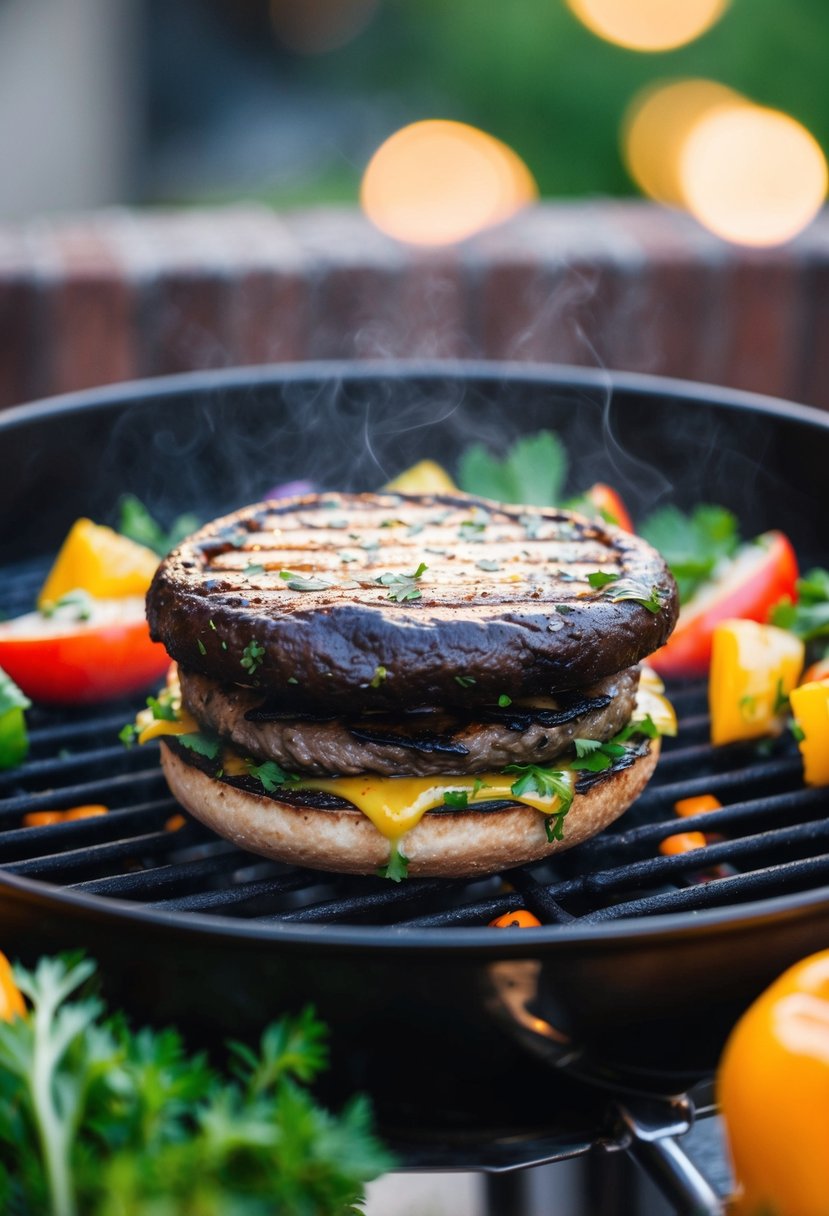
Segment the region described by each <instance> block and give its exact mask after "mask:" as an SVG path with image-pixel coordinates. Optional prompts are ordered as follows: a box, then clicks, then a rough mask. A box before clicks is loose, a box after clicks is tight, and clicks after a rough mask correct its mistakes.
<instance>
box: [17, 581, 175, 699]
mask: <svg viewBox="0 0 829 1216" xmlns="http://www.w3.org/2000/svg"><path fill="white" fill-rule="evenodd" d="M73 616H74V614H72V613H68V614H67V613H66V612H64V611H63V610H60V611H58V612H56V613H55V614H54V615H53V616H52V617H48V618H47V617H44V616H43V615H42V614H40V613H37V612H32V613H28V614H26V615H25V616H21V617H16V618H15V619H14V620H11V621H3V622H0V667H2V668H3V669H4V670H5V671H6V672H7V673H8V674H9V675H10V676H11V678H12V679H13V680H14V681H15V683H16V684H18V685H19V686H20V688H21V689H22V690H23V692H24V693H25V694H26V695H27V696H28V697H31V698H32V700H33V701H44V702H48V703H51V704H54V705H81V704H89V703H93V702H96V701H106V700H110V699H112V698H114V697H123V696H127V695H128V694H130V693H134V692H140V691H142V690H143V689H145V688H147V687H148V686H149V685H150V684H152V683H153V682H154V681H155V680H157V679H159V678H160V677H161V676H162V675H163V674H164V672H165V671H166V669H167V667H168V665H169V662H170V660H169V658H168V657H167V653H166V651H165V650H164V647H163V646H161V645H160V644H159V643H158V642H151V641H150V634H149V630H148V627H147V621H146V617H145V615H144V600H143V598H138V597H136V598H132V597H130V598H125V599H114V600H100V601H92V610H91V613H90V615H89V616H88V619H85V620H77V619H73Z"/></svg>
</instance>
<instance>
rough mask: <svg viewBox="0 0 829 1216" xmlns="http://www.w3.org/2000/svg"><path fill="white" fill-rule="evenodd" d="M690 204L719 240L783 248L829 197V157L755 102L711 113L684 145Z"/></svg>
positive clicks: (789, 121)
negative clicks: (828, 158)
mask: <svg viewBox="0 0 829 1216" xmlns="http://www.w3.org/2000/svg"><path fill="white" fill-rule="evenodd" d="M679 171H680V176H681V180H682V187H683V194H684V197H685V202H686V205H687V207H688V209H689V211H690V212H691V214H692V215H694V216H695V217H696V218H697V219H698V220H699V221H700V223H702V224H704V225H705V227H706V228H709V229H710V230H711V231H712V232H715V233H716V234H717V235H718V236H721V237H724V238H725V239H726V240H728V241H735V242H737V243H739V244H743V245H779V244H782V242H784V241H788V240H791V238H792V237H794V236H797V234H798V232H801V231H802V230H803V229H804V228H805V227H806V226H807V224H809V223H811V221H812V220H813V219H814V218H815V216H816V215H817V213H818V211H819V210H820V208H821V206H822V205H823V202H824V200H825V198H826V188H827V180H828V179H829V174H828V173H827V166H826V157H825V156H824V154H823V151H822V149H821V147H820V145H819V144H818V142H817V140H815V139H814V137H813V136H812V135H811V134H810V133H809V132H808V131H807V130H806V128H805V127H804V126H802V125H801V124H800V123H799V122H796V121H795V119H794V118H791V117H790V116H789V115H788V114H782V113H780V112H779V111H778V110H768V109H765V108H763V107H761V106H754V105H748V104H743V105H731V106H723V107H720V108H718V109H715V110H713V111H711V112H710V113H708V114H706V115H705V117H704V118H702V119H701V120H700V122H699V123H697V125H696V126H695V127H694V129H693V130H692V131H691V133H690V134H689V136H688V138H687V139H686V140H685V143H684V145H683V148H682V154H681V157H680V164H679Z"/></svg>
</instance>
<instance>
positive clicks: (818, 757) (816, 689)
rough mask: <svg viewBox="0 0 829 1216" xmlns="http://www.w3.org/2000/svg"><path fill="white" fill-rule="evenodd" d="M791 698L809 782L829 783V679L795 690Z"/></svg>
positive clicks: (804, 685)
mask: <svg viewBox="0 0 829 1216" xmlns="http://www.w3.org/2000/svg"><path fill="white" fill-rule="evenodd" d="M789 700H790V701H791V707H792V713H793V714H794V720H795V724H796V726H797V728H798V729H797V731H796V734H797V740H798V743H797V745H798V747H799V748H800V754H801V756H802V757H803V780H804V781H805V782H806V784H807V785H829V679H826V680H813V681H811V682H810V683H808V684H801V685H800V687H799V688H794V689H792V691H791V693H790V696H789Z"/></svg>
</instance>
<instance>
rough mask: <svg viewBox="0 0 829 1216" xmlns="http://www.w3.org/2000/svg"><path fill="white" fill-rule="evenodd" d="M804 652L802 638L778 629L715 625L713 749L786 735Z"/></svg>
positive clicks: (751, 623) (750, 623)
mask: <svg viewBox="0 0 829 1216" xmlns="http://www.w3.org/2000/svg"><path fill="white" fill-rule="evenodd" d="M804 653H805V648H804V645H803V642H802V641H801V640H800V638H796V637H794V635H793V634H791V633H787V632H786V631H785V630H784V629H777V628H776V627H775V626H774V625H760V624H758V623H757V622H756V621H744V620H735V621H721V622H720V624H719V625H717V627H716V628H715V629H714V633H713V649H712V654H711V676H710V680H709V684H708V703H709V709H710V711H711V742H712V743H713V744H714V746H715V747H716V746H719V745H720V744H722V743H732V742H735V741H736V740H739V739H755V738H759V737H762V736H763V735H773V734H779V733H780V732H781V731H782V729H783V726H784V723H785V718H784V715H785V712H786V710H787V708H788V697H789V694H790V693H791V692H792V689H793V688H794V687H795V685H796V684H797V681H798V678H799V676H800V673H801V671H802V670H803V659H804Z"/></svg>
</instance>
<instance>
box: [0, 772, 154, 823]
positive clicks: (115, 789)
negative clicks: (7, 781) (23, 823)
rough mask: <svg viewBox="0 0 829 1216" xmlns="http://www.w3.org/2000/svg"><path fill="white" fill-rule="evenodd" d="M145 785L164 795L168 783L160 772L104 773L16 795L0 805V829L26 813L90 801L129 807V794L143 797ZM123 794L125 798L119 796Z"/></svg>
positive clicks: (145, 791)
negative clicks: (73, 783) (87, 779)
mask: <svg viewBox="0 0 829 1216" xmlns="http://www.w3.org/2000/svg"><path fill="white" fill-rule="evenodd" d="M139 785H140V786H141V787H142V788H141V789H140V790H138V789H137V788H136V787H137V786H139ZM147 786H149V787H150V789H152V787H153V786H155V787H156V788H157V789H158V790H159V792H160V793H163V794H166V792H167V782H166V781H165V780H164V776H163V774H162V772H161V770H160V769H147V770H146V771H141V772H137V773H121V774H119V775H118V776H116V777H113V776H112V775H109V774H103V775H102V776H101V777H99V778H98V779H97V780H96V781H80V782H77V783H76V784H75V785H63V786H60V787H56V788H55V789H50V790H44V791H42V792H41V793H37V794H18V795H16V796H15V797H12V798H6V799H4V800H3V802H0V826H1V825H3V824H5V823H6V822H8V820H10V819H17V818H18V817H19V816H20V815H24V814H26V813H27V812H28V811H51V810H55V809H56V808H57V809H62V808H64V807H70V806H77V805H80V804H82V803H89V802H102V803H104V804H105V805H107V806H111V805H112V803H117V802H120V801H125V802H126V803H127V804H128V803H129V801H130V799H129V794H130V793H136V794H139V795H140V796H146V793H147V790H146V788H144V787H147ZM124 794H126V795H127V797H126V798H121V797H119V795H124ZM113 795H115V796H113Z"/></svg>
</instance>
